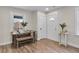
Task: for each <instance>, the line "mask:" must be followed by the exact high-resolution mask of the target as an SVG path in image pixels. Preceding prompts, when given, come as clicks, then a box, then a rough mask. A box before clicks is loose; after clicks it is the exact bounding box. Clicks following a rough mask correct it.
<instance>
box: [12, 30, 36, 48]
mask: <svg viewBox="0 0 79 59" xmlns="http://www.w3.org/2000/svg"><path fill="white" fill-rule="evenodd" d="M36 40H37V39H36V32H35V31H30V32H28V33H22V34H12V46H13V47H20V45H21V44H22V43H26V42H35V41H36Z"/></svg>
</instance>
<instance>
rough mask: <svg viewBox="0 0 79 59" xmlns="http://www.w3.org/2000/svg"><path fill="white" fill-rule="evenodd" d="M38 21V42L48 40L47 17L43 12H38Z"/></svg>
mask: <svg viewBox="0 0 79 59" xmlns="http://www.w3.org/2000/svg"><path fill="white" fill-rule="evenodd" d="M37 15H38V20H37V23H38V25H37V32H38V40H40V39H42V38H46V15H45V13H43V12H38V13H37Z"/></svg>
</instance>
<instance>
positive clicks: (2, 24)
mask: <svg viewBox="0 0 79 59" xmlns="http://www.w3.org/2000/svg"><path fill="white" fill-rule="evenodd" d="M11 12H14V13H21V14H23V15H25V16H26V20H27V22H28V25H27V28H28V29H30V30H32V29H35V27H34V26H35V25H33V24H34V23H33V22H34V21H33V20H32V13H31V12H30V11H25V10H20V9H15V8H11V7H0V45H4V44H9V43H11V42H12V38H11V31H12V29H13V22H12V18H11Z"/></svg>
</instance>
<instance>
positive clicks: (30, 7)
mask: <svg viewBox="0 0 79 59" xmlns="http://www.w3.org/2000/svg"><path fill="white" fill-rule="evenodd" d="M13 7H14V8H20V9H23V10H29V11H43V12H50V11H52V10H55V9H57V8H60V7H61V6H13ZM46 8H49V10H48V11H46V10H45V9H46Z"/></svg>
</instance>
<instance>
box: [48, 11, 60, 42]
mask: <svg viewBox="0 0 79 59" xmlns="http://www.w3.org/2000/svg"><path fill="white" fill-rule="evenodd" d="M57 28H58V19H57V12H52V13H49V14H48V15H47V37H48V38H49V39H52V40H55V41H57V40H58V30H57Z"/></svg>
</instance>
